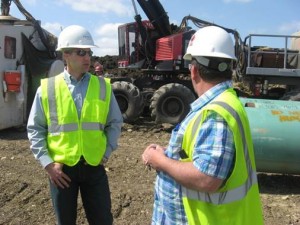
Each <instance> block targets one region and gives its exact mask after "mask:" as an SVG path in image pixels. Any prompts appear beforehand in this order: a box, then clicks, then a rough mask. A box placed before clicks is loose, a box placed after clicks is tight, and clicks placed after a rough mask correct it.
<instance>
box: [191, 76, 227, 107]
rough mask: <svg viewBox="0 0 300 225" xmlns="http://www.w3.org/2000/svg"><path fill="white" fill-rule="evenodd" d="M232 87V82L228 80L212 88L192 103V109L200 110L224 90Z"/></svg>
mask: <svg viewBox="0 0 300 225" xmlns="http://www.w3.org/2000/svg"><path fill="white" fill-rule="evenodd" d="M231 87H232V82H231V81H230V80H228V81H224V82H222V83H219V84H217V85H216V86H214V87H212V88H210V89H209V90H207V91H206V92H205V93H204V94H202V95H201V96H200V97H199V98H197V99H196V100H195V101H194V102H193V103H192V104H191V110H192V111H194V112H195V111H198V110H199V109H201V108H202V107H204V106H205V105H207V104H208V103H209V102H210V101H212V100H213V99H214V98H215V97H217V96H218V95H219V94H221V93H222V92H223V91H225V90H226V89H228V88H231Z"/></svg>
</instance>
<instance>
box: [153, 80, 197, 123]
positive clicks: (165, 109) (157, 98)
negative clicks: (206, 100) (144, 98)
mask: <svg viewBox="0 0 300 225" xmlns="http://www.w3.org/2000/svg"><path fill="white" fill-rule="evenodd" d="M194 100H195V95H194V94H193V92H192V91H191V90H190V89H188V88H187V87H186V86H184V85H182V84H177V83H170V84H166V85H163V86H161V87H160V88H159V89H158V90H156V91H155V92H154V95H153V97H152V100H151V104H150V110H151V116H152V118H154V120H155V122H156V123H170V124H177V123H179V122H181V120H182V119H183V118H184V117H185V116H186V114H187V113H188V112H189V110H190V103H191V102H193V101H194Z"/></svg>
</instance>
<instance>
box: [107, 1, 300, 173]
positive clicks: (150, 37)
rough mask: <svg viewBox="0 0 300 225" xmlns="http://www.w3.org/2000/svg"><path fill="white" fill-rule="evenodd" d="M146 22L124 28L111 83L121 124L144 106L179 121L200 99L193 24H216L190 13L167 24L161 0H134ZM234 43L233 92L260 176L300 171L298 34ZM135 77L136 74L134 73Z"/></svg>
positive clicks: (170, 120) (155, 116) (165, 118)
mask: <svg viewBox="0 0 300 225" xmlns="http://www.w3.org/2000/svg"><path fill="white" fill-rule="evenodd" d="M137 2H138V3H139V5H140V6H141V8H142V9H143V11H144V12H145V14H146V16H147V17H148V20H142V19H141V16H140V15H139V14H138V13H137V7H136V5H135V1H134V0H132V3H133V6H134V9H135V12H136V16H135V22H132V23H128V24H124V25H121V26H120V27H119V28H118V34H119V62H118V66H119V69H120V71H121V72H120V74H121V76H117V77H115V78H112V85H113V90H114V93H115V96H116V98H117V101H118V103H119V106H120V109H121V111H122V113H123V118H124V121H125V122H134V121H135V120H136V119H137V118H139V116H140V115H141V114H142V113H143V112H144V110H145V109H147V108H148V109H149V111H150V114H151V116H152V118H153V119H154V120H155V121H156V122H157V123H171V124H176V123H179V122H180V121H181V120H182V119H183V118H184V116H185V115H186V114H187V113H188V111H189V109H190V103H191V102H192V101H194V100H195V98H197V96H196V95H195V93H194V91H193V88H192V84H191V81H190V79H189V70H188V63H189V62H188V61H186V60H184V59H183V55H184V54H185V50H186V48H187V45H188V42H189V40H190V38H191V36H192V35H193V34H194V32H195V30H194V29H192V28H191V27H189V26H188V21H191V22H192V23H193V24H194V25H195V27H197V28H202V27H204V26H208V25H214V26H219V27H222V26H220V25H217V24H213V23H210V22H207V21H203V20H200V19H198V18H195V17H192V16H186V17H184V18H183V20H182V22H181V24H180V25H179V26H176V25H173V24H170V23H169V19H168V15H167V13H166V11H165V10H164V8H163V6H162V5H161V3H160V2H159V0H148V1H145V0H137ZM222 28H223V29H225V30H226V31H227V32H229V33H231V34H232V35H233V39H234V40H235V53H236V57H237V59H238V61H237V63H236V65H235V71H234V81H235V89H236V92H237V93H238V95H239V97H240V99H241V101H242V102H243V104H244V106H245V109H246V111H247V113H248V116H249V121H250V126H251V131H252V135H253V141H254V148H255V155H256V162H257V168H258V171H263V172H279V173H298V174H299V173H300V157H299V154H300V139H299V138H298V135H299V131H300V102H299V100H300V55H299V50H300V36H299V33H298V34H294V35H261V34H251V35H249V36H247V37H246V38H245V39H244V40H242V39H241V37H240V35H239V33H238V32H237V31H236V30H233V29H229V28H225V27H222ZM261 37H263V38H265V39H266V40H267V42H271V40H272V39H280V40H281V41H282V43H283V47H282V48H272V47H268V46H255V45H254V43H255V38H261ZM132 74H133V75H132Z"/></svg>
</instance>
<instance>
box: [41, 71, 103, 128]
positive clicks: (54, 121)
mask: <svg viewBox="0 0 300 225" xmlns="http://www.w3.org/2000/svg"><path fill="white" fill-rule="evenodd" d="M98 80H99V84H100V93H99V99H100V100H102V101H104V100H105V98H106V84H105V80H104V79H98ZM47 93H48V96H49V97H48V101H49V111H50V120H51V125H50V126H49V127H48V131H49V132H50V133H60V132H69V131H76V130H78V124H77V123H70V124H62V125H60V124H58V115H57V108H56V102H55V77H51V78H49V81H48V89H47ZM81 126H82V130H102V131H103V130H104V127H105V125H104V124H101V123H93V122H82V124H81Z"/></svg>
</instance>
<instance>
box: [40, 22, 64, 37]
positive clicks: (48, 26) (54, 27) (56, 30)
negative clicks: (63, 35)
mask: <svg viewBox="0 0 300 225" xmlns="http://www.w3.org/2000/svg"><path fill="white" fill-rule="evenodd" d="M42 27H43V28H44V29H45V30H47V31H49V32H50V33H51V34H53V35H55V36H58V35H59V34H60V32H61V30H62V29H63V25H62V24H60V23H44V24H42Z"/></svg>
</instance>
